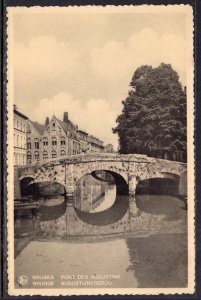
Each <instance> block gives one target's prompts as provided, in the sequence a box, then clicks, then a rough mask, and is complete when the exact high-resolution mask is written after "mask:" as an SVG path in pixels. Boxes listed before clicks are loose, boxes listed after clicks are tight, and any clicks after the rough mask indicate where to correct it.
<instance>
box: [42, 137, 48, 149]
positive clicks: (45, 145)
mask: <svg viewBox="0 0 201 300" xmlns="http://www.w3.org/2000/svg"><path fill="white" fill-rule="evenodd" d="M47 146H48V139H47V138H43V147H44V148H47Z"/></svg>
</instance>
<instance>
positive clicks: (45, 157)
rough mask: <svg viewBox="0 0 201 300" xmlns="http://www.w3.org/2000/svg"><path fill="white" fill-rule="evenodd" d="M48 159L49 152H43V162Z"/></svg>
mask: <svg viewBox="0 0 201 300" xmlns="http://www.w3.org/2000/svg"><path fill="white" fill-rule="evenodd" d="M47 159H48V153H47V151H43V160H44V161H46V160H47Z"/></svg>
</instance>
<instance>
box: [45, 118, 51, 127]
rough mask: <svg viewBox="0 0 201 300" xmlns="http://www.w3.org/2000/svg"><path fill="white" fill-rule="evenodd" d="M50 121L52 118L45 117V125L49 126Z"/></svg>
mask: <svg viewBox="0 0 201 300" xmlns="http://www.w3.org/2000/svg"><path fill="white" fill-rule="evenodd" d="M49 122H50V119H49V118H48V117H46V119H45V126H47V125H48V124H49Z"/></svg>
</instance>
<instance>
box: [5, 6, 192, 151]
mask: <svg viewBox="0 0 201 300" xmlns="http://www.w3.org/2000/svg"><path fill="white" fill-rule="evenodd" d="M11 38H12V41H13V49H12V51H13V52H12V53H13V70H14V71H13V72H14V77H13V81H14V82H13V83H14V102H15V104H16V105H17V107H18V109H19V110H20V111H21V112H22V113H24V114H25V115H27V116H28V117H29V118H30V119H32V120H33V121H38V122H41V123H44V120H45V117H46V116H49V117H51V116H52V115H53V114H55V115H56V116H57V117H58V118H61V119H62V115H63V112H65V111H68V113H69V118H70V119H71V120H72V121H73V122H74V123H76V124H77V125H78V127H79V128H80V129H82V130H85V131H87V132H88V133H90V134H93V135H95V136H97V137H98V138H100V139H101V140H103V141H104V144H107V143H112V144H113V145H114V146H115V148H117V145H118V137H117V135H115V134H113V133H112V127H115V126H116V123H115V122H116V118H117V116H118V115H119V114H120V113H121V111H122V107H123V106H122V100H124V99H125V98H126V96H127V94H128V90H129V89H130V87H129V84H130V82H131V78H132V75H133V73H134V71H135V70H136V69H137V68H138V67H140V66H141V65H145V64H148V65H151V66H153V67H157V66H158V65H159V64H160V63H161V62H163V63H169V64H171V65H172V67H173V68H174V69H175V70H176V71H177V72H178V74H179V77H180V81H181V83H182V85H185V84H186V64H185V61H186V49H187V37H186V14H185V12H184V11H182V12H180V13H176V12H175V13H169V12H168V10H167V11H166V10H165V9H164V10H163V12H161V13H155V12H154V10H152V11H151V12H150V13H149V12H146V13H143V12H141V13H137V12H135V11H133V12H132V13H131V12H130V13H126V12H125V13H119V11H116V13H112V12H109V13H105V12H104V10H102V12H101V13H95V12H94V13H87V11H86V13H85V14H81V13H80V14H79V13H76V12H75V11H74V12H72V13H67V14H66V13H64V10H61V11H60V13H58V12H57V13H54V11H51V13H49V12H47V11H45V10H44V11H42V12H41V10H40V13H38V12H37V10H35V11H34V12H33V11H32V13H29V12H28V11H27V13H21V12H20V10H19V11H17V12H16V13H15V14H14V15H13V35H12V37H11Z"/></svg>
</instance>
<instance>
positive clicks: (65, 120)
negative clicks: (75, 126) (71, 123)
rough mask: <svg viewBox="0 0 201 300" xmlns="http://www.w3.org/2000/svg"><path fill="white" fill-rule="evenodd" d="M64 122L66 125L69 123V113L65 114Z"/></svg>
mask: <svg viewBox="0 0 201 300" xmlns="http://www.w3.org/2000/svg"><path fill="white" fill-rule="evenodd" d="M63 122H65V123H67V122H68V113H67V112H65V113H64V117H63Z"/></svg>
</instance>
